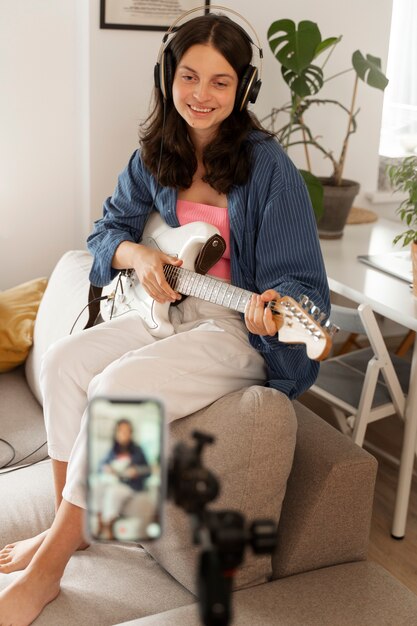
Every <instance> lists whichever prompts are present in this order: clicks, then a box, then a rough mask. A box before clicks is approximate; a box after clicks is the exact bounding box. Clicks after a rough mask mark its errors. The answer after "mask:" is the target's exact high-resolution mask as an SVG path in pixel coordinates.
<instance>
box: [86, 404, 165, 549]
mask: <svg viewBox="0 0 417 626" xmlns="http://www.w3.org/2000/svg"><path fill="white" fill-rule="evenodd" d="M164 456H165V454H164V410H163V406H162V404H161V402H160V401H158V400H155V399H149V398H144V399H135V400H133V399H129V400H116V399H111V398H95V399H93V400H92V401H91V402H90V404H89V421H88V482H87V484H88V510H87V526H88V528H87V532H88V535H89V536H90V537H91V538H92V539H94V540H98V541H133V542H140V541H144V540H150V539H157V538H158V537H160V535H161V533H162V507H163V501H164V498H165V471H164V468H165V464H164V463H163V459H164Z"/></svg>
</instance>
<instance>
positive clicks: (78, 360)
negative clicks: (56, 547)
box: [41, 297, 266, 508]
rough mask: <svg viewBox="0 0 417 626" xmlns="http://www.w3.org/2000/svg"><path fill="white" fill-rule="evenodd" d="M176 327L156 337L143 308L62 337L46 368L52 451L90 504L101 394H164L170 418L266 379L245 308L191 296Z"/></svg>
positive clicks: (79, 499)
mask: <svg viewBox="0 0 417 626" xmlns="http://www.w3.org/2000/svg"><path fill="white" fill-rule="evenodd" d="M170 319H171V322H172V323H173V325H174V329H175V333H174V334H173V335H171V336H170V337H167V338H165V339H156V338H155V337H153V336H152V335H151V334H150V333H149V331H148V329H147V327H146V326H145V324H144V323H143V322H142V320H141V318H140V317H139V315H138V313H137V312H130V313H127V314H125V315H123V316H120V317H118V318H115V319H113V320H111V321H110V322H105V323H103V324H100V325H98V326H95V327H93V328H90V329H88V330H85V331H82V332H78V333H77V334H75V335H71V336H68V337H65V338H63V339H60V340H59V341H57V342H56V343H54V344H53V345H52V346H51V347H50V349H49V350H48V351H47V353H46V355H45V357H44V359H43V362H42V368H41V388H42V395H43V400H44V415H45V425H46V431H47V437H48V452H49V455H50V456H51V458H52V459H56V460H58V461H67V462H68V463H69V464H68V469H67V481H66V485H65V488H64V491H63V497H64V498H65V500H67V501H68V502H71V503H72V504H75V505H76V506H79V507H82V508H85V507H86V473H87V454H86V449H87V446H86V443H87V405H88V402H89V401H90V400H91V399H92V398H93V397H95V396H111V397H117V398H123V397H130V398H131V397H142V396H143V397H146V396H151V397H158V398H160V399H161V400H162V401H163V402H164V404H165V412H166V417H167V421H168V422H171V421H173V420H175V419H179V418H181V417H185V416H186V415H189V414H191V413H194V412H195V411H197V410H199V409H202V408H204V407H205V406H208V405H209V404H211V403H212V402H214V401H215V400H217V399H219V398H220V397H222V396H224V395H226V394H228V393H231V392H233V391H237V390H238V389H241V388H243V387H246V386H250V385H263V384H264V383H265V380H266V367H265V362H264V360H263V358H262V356H261V355H260V354H259V353H258V352H257V351H256V350H255V349H254V348H253V347H252V346H251V345H250V344H249V340H248V336H247V330H246V326H245V324H244V322H243V321H242V319H241V316H240V314H238V313H236V312H234V311H229V310H228V309H225V308H224V307H221V306H219V305H216V304H212V303H209V302H204V301H202V300H199V299H197V298H194V297H188V298H186V299H185V300H184V302H181V303H180V304H179V305H178V306H175V307H173V306H171V307H170Z"/></svg>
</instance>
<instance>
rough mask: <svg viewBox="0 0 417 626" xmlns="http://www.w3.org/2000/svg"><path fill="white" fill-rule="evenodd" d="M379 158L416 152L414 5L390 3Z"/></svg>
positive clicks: (403, 0)
mask: <svg viewBox="0 0 417 626" xmlns="http://www.w3.org/2000/svg"><path fill="white" fill-rule="evenodd" d="M386 73H387V76H388V78H389V81H390V82H389V84H388V87H387V88H386V90H385V93H384V106H383V113H382V127H381V142H380V149H379V153H380V155H381V157H389V158H390V159H396V158H399V157H400V158H401V157H404V156H407V155H409V154H415V153H417V2H416V0H393V8H392V21H391V34H390V44H389V53H388V64H387V72H386Z"/></svg>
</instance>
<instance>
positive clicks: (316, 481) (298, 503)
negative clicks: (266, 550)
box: [272, 402, 377, 578]
mask: <svg viewBox="0 0 417 626" xmlns="http://www.w3.org/2000/svg"><path fill="white" fill-rule="evenodd" d="M294 406H295V409H296V414H297V419H298V432H297V443H296V448H295V455H294V462H293V467H292V470H291V474H290V477H289V479H288V483H287V491H286V495H285V499H284V503H283V507H282V512H281V518H280V523H279V528H278V545H277V548H276V551H275V553H274V555H273V559H272V569H273V578H283V577H285V576H289V575H292V574H297V573H300V572H304V571H309V570H313V569H318V568H320V567H326V566H328V565H335V564H338V563H345V562H349V561H358V560H363V559H365V558H366V552H367V548H368V540H369V530H370V523H371V516H372V505H373V494H374V488H375V479H376V471H377V461H376V459H375V458H374V457H372V456H371V455H370V454H368V453H367V452H366V451H365V450H363V449H362V448H360V447H359V446H357V445H355V444H354V443H353V442H352V441H351V439H349V438H348V437H346V436H345V435H342V434H341V433H340V432H339V431H337V430H336V429H335V428H333V427H332V426H330V425H329V424H327V423H326V422H325V421H324V420H322V419H321V418H320V417H318V416H317V415H315V414H314V413H313V412H312V411H310V410H309V409H308V408H306V407H304V406H303V405H302V404H300V403H299V402H295V403H294Z"/></svg>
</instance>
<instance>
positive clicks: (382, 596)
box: [118, 563, 417, 626]
mask: <svg viewBox="0 0 417 626" xmlns="http://www.w3.org/2000/svg"><path fill="white" fill-rule="evenodd" d="M232 609H233V612H234V620H233V626H254V625H255V624H259V625H262V626H359V625H360V626H394V625H395V626H412V625H413V624H416V621H417V620H416V615H417V596H415V595H414V594H413V593H411V592H410V591H409V590H408V589H407V588H406V587H404V585H402V584H401V583H400V582H399V581H398V580H396V579H395V578H393V577H392V576H391V575H390V574H388V572H387V571H386V570H384V569H383V568H382V567H380V566H379V565H376V564H375V563H348V564H345V565H337V566H334V567H329V568H326V569H321V570H317V571H315V572H308V573H306V574H299V575H297V576H290V577H289V578H286V579H285V580H280V581H274V582H271V583H269V584H267V585H260V586H259V587H256V588H255V589H244V590H242V591H237V592H236V593H234V594H233V601H232ZM179 624H180V625H181V626H200V624H201V621H200V620H199V618H198V607H197V605H196V604H193V605H191V606H184V607H181V608H177V609H172V610H170V611H167V612H166V613H164V614H160V615H151V616H149V617H144V618H142V619H137V620H133V621H131V622H127V623H124V624H123V626H178V625H179ZM118 626H121V624H119V625H118Z"/></svg>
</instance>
